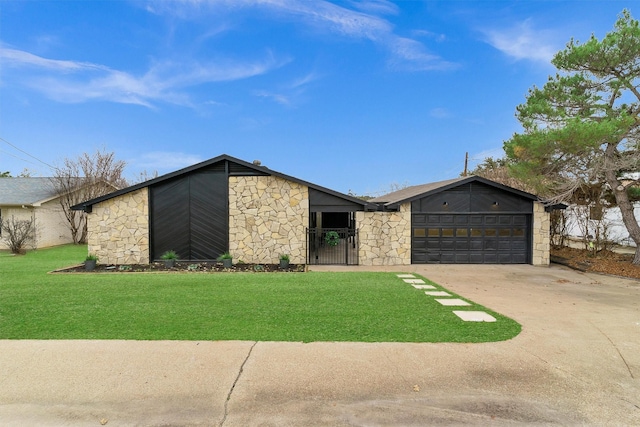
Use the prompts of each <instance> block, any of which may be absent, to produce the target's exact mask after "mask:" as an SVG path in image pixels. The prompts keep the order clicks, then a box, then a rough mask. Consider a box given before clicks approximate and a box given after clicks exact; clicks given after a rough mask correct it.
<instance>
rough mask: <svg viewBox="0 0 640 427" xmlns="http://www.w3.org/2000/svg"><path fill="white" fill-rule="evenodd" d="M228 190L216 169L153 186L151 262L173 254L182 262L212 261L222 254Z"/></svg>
mask: <svg viewBox="0 0 640 427" xmlns="http://www.w3.org/2000/svg"><path fill="white" fill-rule="evenodd" d="M214 166H215V165H214ZM227 188H228V184H227V175H226V173H225V171H224V168H220V167H219V166H218V167H210V168H208V169H206V170H200V171H196V172H193V173H191V174H189V175H186V176H184V177H181V178H179V179H176V180H173V181H169V182H162V183H161V184H159V185H156V186H152V187H151V188H150V191H151V193H150V199H151V202H150V206H151V210H150V213H151V258H152V259H154V260H157V259H159V258H160V256H162V254H163V253H164V252H165V251H167V250H174V251H176V252H177V253H178V256H179V258H180V259H183V260H193V261H197V260H214V259H216V258H217V257H218V256H219V255H220V254H221V253H223V252H225V251H226V250H227V249H228V247H229V232H228V230H229V223H228V190H227Z"/></svg>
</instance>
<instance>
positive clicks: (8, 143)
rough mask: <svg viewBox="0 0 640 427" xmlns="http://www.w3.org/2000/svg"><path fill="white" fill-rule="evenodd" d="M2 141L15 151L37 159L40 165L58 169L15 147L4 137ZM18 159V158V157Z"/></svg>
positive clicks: (0, 138)
mask: <svg viewBox="0 0 640 427" xmlns="http://www.w3.org/2000/svg"><path fill="white" fill-rule="evenodd" d="M0 141H2V142H4V143H5V144H7V145H9V146H11V147H13V148H14V149H16V150H18V151H19V152H21V153H23V154H26V155H27V156H29V157H31V158H32V159H35V160H37V161H39V162H40V163H42V164H43V165H45V166H48V167H49V168H51V169H57V168H56V167H55V166H51V165H50V164H49V163H47V162H44V161H42V160H40V159H39V158H37V157H35V156H32V155H31V154H29V153H27V152H26V151H24V150H23V149H21V148H18V147H16V146H15V145H13V144H12V143H10V142H9V141H7V140H6V139H4V138H2V137H0ZM13 157H16V156H13ZM16 158H18V157H16ZM21 160H22V159H21Z"/></svg>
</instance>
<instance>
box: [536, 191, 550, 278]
mask: <svg viewBox="0 0 640 427" xmlns="http://www.w3.org/2000/svg"><path fill="white" fill-rule="evenodd" d="M549 217H550V215H549V212H547V211H545V209H544V205H543V204H542V203H540V202H534V203H533V230H532V233H533V236H532V237H533V239H532V240H533V253H532V255H533V257H532V262H531V263H532V264H533V265H541V266H548V265H549V263H550V258H549V251H550V250H551V220H550V218H549Z"/></svg>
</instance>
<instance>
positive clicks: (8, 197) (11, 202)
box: [0, 178, 58, 206]
mask: <svg viewBox="0 0 640 427" xmlns="http://www.w3.org/2000/svg"><path fill="white" fill-rule="evenodd" d="M57 196H58V195H57V193H56V191H55V189H54V187H53V184H52V182H51V178H0V206H22V205H24V206H40V205H41V204H42V203H45V202H47V201H49V200H51V199H54V198H56V197H57Z"/></svg>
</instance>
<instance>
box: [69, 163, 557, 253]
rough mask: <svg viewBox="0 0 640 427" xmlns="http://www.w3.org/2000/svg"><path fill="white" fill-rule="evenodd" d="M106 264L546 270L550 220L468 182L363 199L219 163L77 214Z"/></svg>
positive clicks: (523, 197) (521, 196) (488, 185)
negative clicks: (167, 258) (168, 258)
mask: <svg viewBox="0 0 640 427" xmlns="http://www.w3.org/2000/svg"><path fill="white" fill-rule="evenodd" d="M73 209H77V210H84V211H85V212H87V213H88V227H89V229H88V231H89V234H88V244H89V248H88V250H89V252H90V253H92V254H95V255H97V256H98V257H99V259H100V261H101V262H103V263H109V264H133V263H149V262H153V261H156V260H159V259H160V257H161V256H162V254H163V253H164V252H166V251H169V250H173V251H176V252H177V254H178V255H179V258H180V259H182V260H192V261H200V260H201V261H208V260H215V259H216V258H217V257H218V256H219V255H220V254H222V253H224V252H227V251H229V252H230V253H231V255H233V258H234V259H235V260H236V261H239V260H242V261H244V262H247V263H265V264H266V263H276V262H277V260H278V258H279V256H280V255H281V254H288V255H289V256H290V260H291V262H292V263H297V264H302V263H308V264H323V263H330V264H360V265H409V264H412V263H416V264H418V263H496V264H500V263H528V264H534V265H548V264H549V214H548V212H547V211H546V210H545V207H544V206H543V204H542V203H541V202H540V201H539V200H538V198H537V197H536V196H534V195H532V194H529V193H524V192H522V191H519V190H516V189H513V188H510V187H506V186H503V185H501V184H498V183H496V182H492V181H489V180H486V179H483V178H480V177H476V176H471V177H464V178H457V179H452V180H448V181H442V182H438V183H433V184H425V185H419V186H414V187H409V188H406V189H403V190H400V191H397V192H394V193H391V194H388V195H386V196H383V197H378V198H376V199H373V200H369V201H365V200H361V199H359V198H356V197H352V196H349V195H346V194H342V193H339V192H336V191H333V190H330V189H328V188H325V187H321V186H319V185H316V184H313V183H310V182H306V181H303V180H301V179H298V178H294V177H292V176H288V175H285V174H283V173H280V172H276V171H273V170H271V169H269V168H267V167H265V166H261V165H260V164H259V162H254V163H249V162H246V161H243V160H240V159H237V158H234V157H231V156H228V155H221V156H218V157H215V158H213V159H210V160H207V161H204V162H201V163H198V164H196V165H193V166H190V167H187V168H184V169H181V170H178V171H176V172H173V173H169V174H166V175H163V176H160V177H158V178H155V179H152V180H149V181H146V182H143V183H140V184H137V185H134V186H131V187H128V188H124V189H121V190H118V191H115V192H113V193H110V194H108V195H105V196H102V197H98V198H96V199H93V200H88V201H86V202H83V203H81V204H78V205H76V206H74V207H73Z"/></svg>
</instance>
